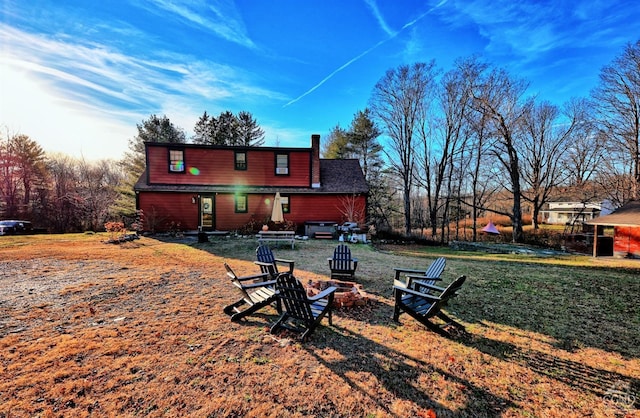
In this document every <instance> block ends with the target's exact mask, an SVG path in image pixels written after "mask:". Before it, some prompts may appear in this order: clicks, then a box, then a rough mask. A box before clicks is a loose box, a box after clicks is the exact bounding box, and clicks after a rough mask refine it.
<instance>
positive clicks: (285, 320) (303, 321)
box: [270, 273, 337, 341]
mask: <svg viewBox="0 0 640 418" xmlns="http://www.w3.org/2000/svg"><path fill="white" fill-rule="evenodd" d="M336 289H337V288H336V287H334V286H331V287H328V288H326V289H325V290H323V291H322V292H320V293H319V294H317V295H316V296H313V297H308V296H307V290H306V289H305V288H304V286H303V285H302V283H300V281H299V280H298V279H296V278H295V276H294V275H293V274H291V273H280V274H279V275H278V278H277V279H276V290H277V295H278V299H279V300H280V301H281V302H282V304H283V305H284V311H283V312H282V315H280V318H278V321H277V322H276V323H275V324H273V326H272V327H271V331H270V332H271V333H275V332H276V331H277V330H278V329H280V328H286V329H289V330H292V331H295V332H300V333H302V334H301V339H302V341H306V340H307V338H308V337H309V335H310V334H311V333H313V331H314V330H315V329H316V327H317V326H318V324H320V321H321V320H322V318H324V317H325V315H326V316H327V317H328V319H329V325H332V324H333V323H332V318H331V314H332V310H333V298H334V294H335V291H336Z"/></svg>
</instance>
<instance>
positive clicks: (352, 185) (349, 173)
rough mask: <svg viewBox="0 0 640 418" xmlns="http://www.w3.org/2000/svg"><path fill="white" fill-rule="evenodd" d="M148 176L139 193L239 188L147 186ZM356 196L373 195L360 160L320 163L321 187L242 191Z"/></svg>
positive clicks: (246, 189) (138, 187) (142, 178)
mask: <svg viewBox="0 0 640 418" xmlns="http://www.w3.org/2000/svg"><path fill="white" fill-rule="evenodd" d="M146 179H147V173H146V171H145V172H144V173H142V175H141V176H140V178H139V179H138V181H137V182H136V184H135V186H134V190H135V191H158V192H189V193H234V192H236V191H237V189H238V187H237V186H234V185H184V184H151V185H149V184H147V183H146ZM276 190H277V191H280V192H284V193H300V194H304V193H313V194H315V193H355V194H363V193H368V192H369V187H368V186H367V182H366V181H365V178H364V175H363V173H362V169H361V168H360V163H359V162H358V160H356V159H348V160H327V159H321V160H320V187H319V188H311V187H282V186H247V187H242V191H243V192H244V193H275V191H276Z"/></svg>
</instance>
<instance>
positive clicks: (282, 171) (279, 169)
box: [276, 153, 289, 176]
mask: <svg viewBox="0 0 640 418" xmlns="http://www.w3.org/2000/svg"><path fill="white" fill-rule="evenodd" d="M287 175H289V154H287V153H278V154H276V176H287Z"/></svg>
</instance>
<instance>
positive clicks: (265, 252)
mask: <svg viewBox="0 0 640 418" xmlns="http://www.w3.org/2000/svg"><path fill="white" fill-rule="evenodd" d="M256 258H257V261H255V263H256V264H257V265H258V266H260V271H261V272H262V273H267V274H269V275H270V276H271V279H272V280H275V279H276V277H277V276H278V274H279V273H281V272H280V271H279V269H278V265H279V264H280V265H286V266H287V267H288V270H287V272H288V273H293V267H294V264H295V262H294V261H293V260H285V259H283V258H276V257H275V256H274V255H273V251H271V248H269V247H268V246H266V245H262V244H261V245H259V246H258V248H256Z"/></svg>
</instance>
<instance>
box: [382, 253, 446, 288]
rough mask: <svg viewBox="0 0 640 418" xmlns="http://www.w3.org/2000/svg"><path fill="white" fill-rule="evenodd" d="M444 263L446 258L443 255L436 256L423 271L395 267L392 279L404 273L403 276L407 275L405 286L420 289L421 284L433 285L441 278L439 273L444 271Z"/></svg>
mask: <svg viewBox="0 0 640 418" xmlns="http://www.w3.org/2000/svg"><path fill="white" fill-rule="evenodd" d="M446 264H447V260H446V259H445V258H444V257H438V258H436V259H435V260H434V261H433V262H432V263H431V264H430V265H429V267H427V270H425V271H424V272H423V271H422V270H417V269H410V268H404V267H395V268H394V270H395V278H394V280H400V275H402V274H405V276H406V277H407V280H406V285H407V287H408V288H410V289H414V290H418V291H420V290H421V287H422V286H424V285H432V286H433V285H435V282H437V281H440V280H442V279H440V275H441V274H442V272H443V271H444V268H445V266H446ZM424 289H426V290H428V288H426V287H425V288H424Z"/></svg>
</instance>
